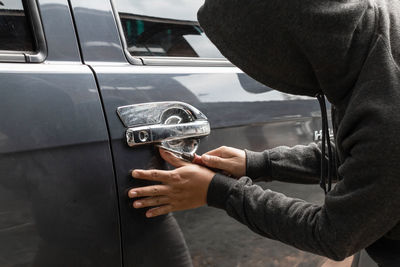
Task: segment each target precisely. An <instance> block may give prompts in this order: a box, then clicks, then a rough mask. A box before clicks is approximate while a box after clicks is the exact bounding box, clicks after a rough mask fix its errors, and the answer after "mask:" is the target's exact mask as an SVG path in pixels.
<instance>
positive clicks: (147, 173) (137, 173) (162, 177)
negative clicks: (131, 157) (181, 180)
mask: <svg viewBox="0 0 400 267" xmlns="http://www.w3.org/2000/svg"><path fill="white" fill-rule="evenodd" d="M172 175H173V174H172V172H171V171H163V170H133V171H132V177H134V178H137V179H143V180H149V181H159V182H167V181H168V180H169V179H170V178H171V176H172Z"/></svg>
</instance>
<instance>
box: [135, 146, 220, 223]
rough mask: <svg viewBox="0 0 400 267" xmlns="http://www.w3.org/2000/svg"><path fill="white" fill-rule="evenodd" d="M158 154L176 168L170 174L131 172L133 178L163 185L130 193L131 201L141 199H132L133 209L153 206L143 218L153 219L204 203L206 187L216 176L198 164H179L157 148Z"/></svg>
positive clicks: (183, 162) (178, 160)
mask: <svg viewBox="0 0 400 267" xmlns="http://www.w3.org/2000/svg"><path fill="white" fill-rule="evenodd" d="M160 154H161V157H162V158H163V159H164V160H166V161H167V162H168V163H170V164H171V165H172V166H174V167H176V168H177V169H175V170H171V171H164V170H133V171H132V176H133V177H134V178H137V179H144V180H150V181H159V182H162V184H160V185H152V186H145V187H139V188H133V189H131V190H129V192H128V196H129V197H130V198H138V197H140V198H142V197H144V198H142V199H138V200H135V201H134V202H133V207H134V208H144V207H153V208H151V209H149V210H148V211H147V212H146V217H155V216H159V215H162V214H167V213H169V212H172V211H178V210H186V209H193V208H197V207H200V206H203V205H205V204H207V191H208V186H209V184H210V182H211V180H212V178H213V177H214V175H215V173H214V172H212V171H211V170H209V169H207V168H204V167H201V166H199V165H196V164H192V163H189V162H185V161H182V160H181V159H179V158H177V157H175V156H174V155H173V154H171V153H170V152H167V151H165V150H163V149H160Z"/></svg>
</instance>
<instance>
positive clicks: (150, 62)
mask: <svg viewBox="0 0 400 267" xmlns="http://www.w3.org/2000/svg"><path fill="white" fill-rule="evenodd" d="M110 1H111V6H112V9H113V13H114V18H115V22H116V24H117V28H118V32H119V36H120V39H121V43H122V49H123V51H124V54H125V57H126V58H127V60H128V62H129V63H131V64H132V65H145V66H195V67H203V66H204V67H233V66H234V65H233V64H232V63H231V62H230V61H228V60H227V59H225V58H200V57H157V56H139V57H138V56H133V55H131V53H130V52H129V51H128V44H127V41H126V38H125V34H124V30H123V27H122V23H121V18H120V16H119V12H118V10H117V8H116V4H115V3H114V0H110ZM143 17H145V15H143Z"/></svg>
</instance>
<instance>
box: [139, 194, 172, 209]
mask: <svg viewBox="0 0 400 267" xmlns="http://www.w3.org/2000/svg"><path fill="white" fill-rule="evenodd" d="M168 203H170V199H169V197H167V196H158V197H148V198H142V199H139V200H137V201H135V202H133V207H134V208H136V209H140V208H145V207H154V206H161V205H165V204H168Z"/></svg>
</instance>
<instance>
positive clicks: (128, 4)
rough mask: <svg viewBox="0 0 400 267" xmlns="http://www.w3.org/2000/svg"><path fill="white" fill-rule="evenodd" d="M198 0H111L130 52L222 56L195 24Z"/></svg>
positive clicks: (135, 53)
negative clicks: (113, 1) (113, 2)
mask: <svg viewBox="0 0 400 267" xmlns="http://www.w3.org/2000/svg"><path fill="white" fill-rule="evenodd" d="M203 2H204V1H202V0H200V1H199V0H115V5H116V9H117V11H118V14H119V19H120V22H121V25H122V30H123V33H124V36H125V40H126V45H127V49H128V51H129V53H130V54H131V55H132V56H139V57H140V56H157V57H202V58H223V56H222V55H221V53H220V52H219V51H218V49H217V48H216V47H215V46H214V45H213V44H212V43H211V42H210V40H208V38H207V37H206V35H205V34H204V32H203V30H202V29H201V27H200V26H199V24H198V22H197V19H196V14H197V10H198V9H199V7H200V6H201V4H202V3H203Z"/></svg>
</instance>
